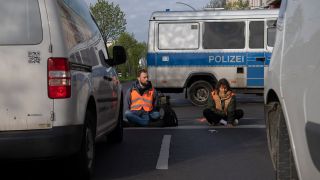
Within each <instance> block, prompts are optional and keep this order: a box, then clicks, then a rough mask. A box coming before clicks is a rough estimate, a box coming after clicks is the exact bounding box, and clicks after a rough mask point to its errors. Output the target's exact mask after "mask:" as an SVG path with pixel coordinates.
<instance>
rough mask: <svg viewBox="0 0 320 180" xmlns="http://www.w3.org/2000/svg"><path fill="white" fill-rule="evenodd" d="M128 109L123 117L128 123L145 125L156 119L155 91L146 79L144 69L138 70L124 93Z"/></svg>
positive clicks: (146, 73) (158, 115)
mask: <svg viewBox="0 0 320 180" xmlns="http://www.w3.org/2000/svg"><path fill="white" fill-rule="evenodd" d="M126 101H127V104H128V108H129V110H127V111H126V112H125V117H126V118H127V119H128V121H129V122H130V123H133V124H136V125H140V126H147V125H149V124H150V119H151V120H158V119H159V118H160V113H159V112H158V111H155V107H156V105H157V92H156V90H155V89H154V88H153V87H152V84H151V82H150V81H148V72H147V70H145V69H141V70H139V71H138V77H137V81H135V82H134V83H133V84H132V87H131V88H129V89H128V91H127V93H126Z"/></svg>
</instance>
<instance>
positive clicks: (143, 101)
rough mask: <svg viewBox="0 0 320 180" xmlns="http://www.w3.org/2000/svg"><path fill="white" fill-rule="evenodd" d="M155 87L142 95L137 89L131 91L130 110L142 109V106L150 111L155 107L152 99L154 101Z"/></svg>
mask: <svg viewBox="0 0 320 180" xmlns="http://www.w3.org/2000/svg"><path fill="white" fill-rule="evenodd" d="M153 94H154V88H152V89H151V90H148V91H146V92H145V93H143V95H142V96H141V95H140V94H139V92H138V91H137V90H136V89H132V91H131V106H130V110H137V111H139V110H141V109H142V108H143V109H144V110H145V111H147V112H150V111H152V109H153V105H152V101H153Z"/></svg>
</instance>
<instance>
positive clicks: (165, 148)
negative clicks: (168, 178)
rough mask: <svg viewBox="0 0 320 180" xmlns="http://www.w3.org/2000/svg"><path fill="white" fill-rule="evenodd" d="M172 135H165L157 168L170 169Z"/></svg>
mask: <svg viewBox="0 0 320 180" xmlns="http://www.w3.org/2000/svg"><path fill="white" fill-rule="evenodd" d="M170 140H171V135H164V136H163V139H162V144H161V149H160V154H159V158H158V162H157V166H156V169H168V160H169V150H170Z"/></svg>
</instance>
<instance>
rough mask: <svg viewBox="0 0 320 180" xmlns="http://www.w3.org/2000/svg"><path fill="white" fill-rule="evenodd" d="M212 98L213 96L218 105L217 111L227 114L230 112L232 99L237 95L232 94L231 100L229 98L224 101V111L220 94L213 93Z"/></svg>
mask: <svg viewBox="0 0 320 180" xmlns="http://www.w3.org/2000/svg"><path fill="white" fill-rule="evenodd" d="M211 96H212V99H213V101H214V103H215V105H216V109H218V110H221V111H222V110H223V111H224V112H225V113H226V114H227V110H228V106H229V103H230V101H231V97H232V96H235V94H234V93H233V92H232V93H231V95H230V98H228V99H226V100H225V101H224V109H222V104H221V99H220V97H219V95H218V93H217V92H216V91H212V92H211Z"/></svg>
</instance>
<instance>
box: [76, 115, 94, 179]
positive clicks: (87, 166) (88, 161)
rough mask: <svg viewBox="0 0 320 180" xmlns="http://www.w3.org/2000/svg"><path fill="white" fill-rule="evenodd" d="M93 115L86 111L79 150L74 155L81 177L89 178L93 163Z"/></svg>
mask: <svg viewBox="0 0 320 180" xmlns="http://www.w3.org/2000/svg"><path fill="white" fill-rule="evenodd" d="M93 122H95V121H94V116H93V114H92V112H91V111H90V110H88V111H87V112H86V119H85V123H84V127H83V136H82V143H81V149H80V152H79V153H78V154H77V156H76V166H77V170H78V173H79V176H80V177H81V179H90V177H91V176H92V174H93V170H94V163H95V128H94V125H93Z"/></svg>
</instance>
